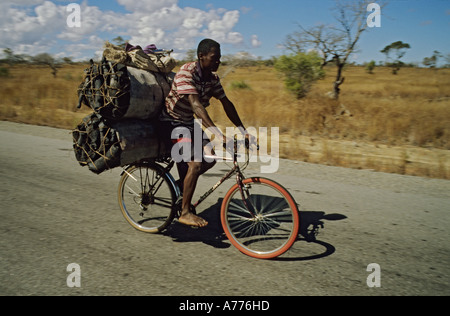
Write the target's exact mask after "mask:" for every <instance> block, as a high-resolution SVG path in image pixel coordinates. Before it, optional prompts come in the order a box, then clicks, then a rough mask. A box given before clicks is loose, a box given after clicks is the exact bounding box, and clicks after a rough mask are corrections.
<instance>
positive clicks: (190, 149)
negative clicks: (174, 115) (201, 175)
mask: <svg viewBox="0 0 450 316" xmlns="http://www.w3.org/2000/svg"><path fill="white" fill-rule="evenodd" d="M160 132H161V136H162V138H163V140H164V143H165V145H166V146H167V148H171V149H172V150H171V155H172V159H173V160H174V161H175V162H182V161H183V162H191V161H197V162H202V161H205V159H204V154H205V149H204V147H209V146H208V144H210V142H211V140H210V139H209V137H208V136H207V135H206V134H205V132H204V131H203V130H202V127H201V126H200V125H199V124H198V123H196V122H194V123H193V124H185V123H180V122H173V121H160ZM206 150H207V151H209V149H206ZM208 154H211V153H210V152H208Z"/></svg>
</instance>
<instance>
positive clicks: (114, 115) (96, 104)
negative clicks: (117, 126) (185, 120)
mask: <svg viewBox="0 0 450 316" xmlns="http://www.w3.org/2000/svg"><path fill="white" fill-rule="evenodd" d="M173 78H174V74H162V73H159V72H151V71H148V70H145V69H139V68H133V67H129V66H128V67H127V66H125V65H124V64H121V63H113V62H111V61H108V60H106V59H105V58H103V60H102V61H101V63H100V64H95V63H94V62H93V61H92V60H91V65H90V67H89V68H87V69H86V70H85V77H84V80H83V82H82V83H81V84H80V86H79V88H78V108H80V107H81V105H82V104H85V105H86V106H88V107H90V108H91V109H92V110H94V111H95V112H96V113H98V114H100V115H101V116H103V117H105V118H108V119H111V120H119V119H126V118H138V119H150V118H153V117H156V116H157V115H158V114H159V112H160V111H161V108H162V106H163V104H164V99H165V96H166V95H167V94H168V93H169V91H170V87H171V84H172V81H173Z"/></svg>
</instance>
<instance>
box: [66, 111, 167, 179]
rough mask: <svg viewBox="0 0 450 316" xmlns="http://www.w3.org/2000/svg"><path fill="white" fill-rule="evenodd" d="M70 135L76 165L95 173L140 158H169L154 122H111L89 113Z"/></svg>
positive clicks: (137, 120)
mask: <svg viewBox="0 0 450 316" xmlns="http://www.w3.org/2000/svg"><path fill="white" fill-rule="evenodd" d="M72 136H73V143H74V145H73V148H74V151H75V157H76V159H77V160H78V162H79V164H80V165H81V166H88V168H89V170H90V171H92V172H94V173H96V174H100V173H102V172H103V171H105V170H108V169H112V168H115V167H118V166H126V165H128V164H131V163H134V162H138V161H140V160H142V159H153V158H160V157H164V156H168V155H169V153H168V152H166V148H165V146H164V143H163V142H162V141H161V138H160V137H159V136H158V122H157V120H140V119H124V120H120V121H116V122H112V121H108V120H105V119H104V118H102V117H101V116H100V115H98V114H96V113H92V114H89V115H88V116H86V117H85V118H84V119H83V120H82V122H81V123H80V124H79V125H78V126H77V128H76V129H75V130H73V131H72Z"/></svg>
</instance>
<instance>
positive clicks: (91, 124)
mask: <svg viewBox="0 0 450 316" xmlns="http://www.w3.org/2000/svg"><path fill="white" fill-rule="evenodd" d="M113 48H114V50H111V49H112V48H111V47H107V50H105V53H108V54H104V57H103V59H102V61H101V62H100V63H98V64H96V63H94V62H93V61H92V60H91V63H90V66H89V68H87V69H86V70H85V71H84V72H85V76H84V79H83V81H82V83H81V84H80V86H79V88H78V108H80V107H81V105H82V104H85V105H86V106H88V107H90V108H91V109H92V110H93V111H94V112H93V113H91V114H89V115H88V116H87V117H85V118H84V119H83V120H82V122H81V123H80V124H79V125H78V126H77V127H76V129H75V130H73V133H72V134H73V144H74V145H73V147H74V151H75V157H76V159H77V160H78V162H79V164H80V165H81V166H88V168H89V170H91V171H92V172H94V173H97V174H99V173H101V172H103V171H105V170H107V169H112V168H115V167H118V166H125V165H128V164H132V163H134V162H138V161H140V160H142V159H153V158H159V157H162V156H166V155H167V153H166V152H165V148H164V145H163V142H162V141H161V140H160V138H159V136H158V133H157V132H158V125H159V124H158V117H159V114H160V112H161V109H162V107H163V106H164V100H165V97H166V96H167V95H168V93H169V92H170V87H171V84H172V82H173V78H174V76H175V74H174V73H165V72H156V71H151V70H149V69H147V68H142V67H140V66H139V65H140V63H138V61H139V60H140V59H136V58H134V59H133V58H132V56H134V55H130V56H129V55H127V53H126V52H125V51H121V50H117V49H115V47H113ZM134 52H137V50H135V51H134ZM105 55H106V56H109V57H110V58H109V59H107V58H106V57H105ZM116 55H118V56H119V57H120V56H122V55H123V57H124V58H119V59H117V58H116ZM129 59H131V60H132V61H133V60H135V62H134V63H131V61H129ZM111 60H113V61H111ZM121 60H123V63H121V62H120V61H121ZM132 65H136V66H139V67H133V66H132Z"/></svg>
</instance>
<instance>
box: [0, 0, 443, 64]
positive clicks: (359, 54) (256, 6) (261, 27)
mask: <svg viewBox="0 0 450 316" xmlns="http://www.w3.org/2000/svg"><path fill="white" fill-rule="evenodd" d="M344 1H346V0H344ZM373 2H375V3H376V0H374V1H373ZM71 4H77V5H79V6H78V7H79V9H80V11H79V13H80V14H79V20H77V17H76V16H75V14H76V13H77V11H76V10H74V9H71V7H70V5H71ZM334 5H335V1H334V0H110V1H100V0H83V1H74V0H71V1H67V0H52V1H47V0H13V1H10V0H0V55H2V54H3V50H4V49H5V48H10V49H12V50H13V51H14V53H15V54H27V55H32V56H34V55H37V54H39V53H44V52H45V53H50V54H52V55H53V56H55V57H56V58H62V57H72V59H73V60H75V61H77V60H87V59H90V58H94V57H96V56H99V55H100V54H101V52H102V47H103V44H104V41H105V40H110V41H111V40H112V39H114V38H116V37H117V36H121V37H122V38H124V39H125V40H128V41H129V42H130V43H131V44H133V45H141V46H146V45H148V44H155V45H156V46H157V47H158V48H164V49H173V50H174V56H175V57H176V58H183V57H184V53H185V52H186V51H187V50H189V49H195V48H196V47H197V44H198V42H199V41H200V40H201V39H203V38H213V39H215V40H217V41H218V42H220V43H221V45H222V54H223V55H227V54H236V53H238V52H242V51H245V52H248V53H249V54H251V55H253V56H255V57H262V58H263V59H267V58H271V57H272V56H280V55H283V54H286V53H288V52H287V51H286V50H285V49H284V48H283V47H282V44H283V42H284V41H285V39H286V36H287V35H289V34H292V33H293V32H295V31H297V30H299V25H301V26H303V27H305V28H310V27H313V26H316V25H319V24H327V25H333V24H334V25H336V20H335V17H334V15H333V11H332V8H333V7H334ZM370 13H371V12H367V15H369V14H370ZM380 18H381V19H380V27H373V28H368V30H367V31H366V32H364V33H363V34H362V37H361V39H360V41H359V42H358V49H357V51H356V52H355V53H354V54H353V55H352V57H351V61H354V62H357V63H363V62H367V61H370V60H375V61H377V62H379V61H383V60H385V56H384V54H382V53H380V50H382V49H383V48H384V47H385V46H387V45H389V44H390V43H392V42H395V41H403V42H405V43H408V44H410V46H411V49H409V50H408V52H407V53H406V55H405V56H404V57H403V59H402V60H403V61H404V62H415V63H420V62H421V61H422V60H423V58H424V57H430V56H431V55H432V54H433V51H435V50H437V51H439V52H441V53H442V54H444V55H447V54H450V35H449V34H450V0H390V1H389V4H388V5H387V6H386V7H383V8H382V10H381V16H380ZM77 21H79V27H77V25H76V22H77Z"/></svg>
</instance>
